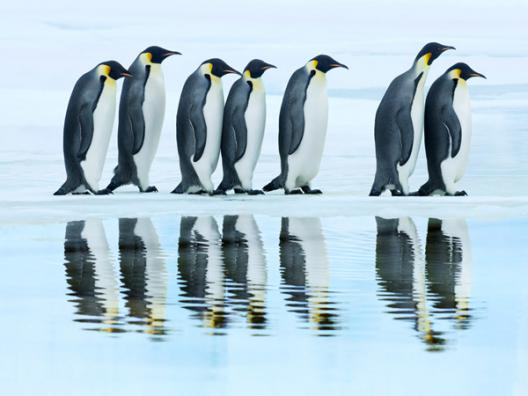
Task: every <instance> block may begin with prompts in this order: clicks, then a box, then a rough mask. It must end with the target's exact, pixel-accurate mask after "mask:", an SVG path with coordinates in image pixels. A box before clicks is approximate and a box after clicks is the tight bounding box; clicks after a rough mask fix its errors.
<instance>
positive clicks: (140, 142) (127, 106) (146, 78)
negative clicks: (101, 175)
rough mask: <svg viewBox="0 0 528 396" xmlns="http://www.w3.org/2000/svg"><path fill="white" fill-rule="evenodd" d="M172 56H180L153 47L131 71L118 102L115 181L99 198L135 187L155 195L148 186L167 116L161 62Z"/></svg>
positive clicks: (147, 50)
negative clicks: (123, 188) (124, 187)
mask: <svg viewBox="0 0 528 396" xmlns="http://www.w3.org/2000/svg"><path fill="white" fill-rule="evenodd" d="M171 55H181V54H180V53H179V52H176V51H169V50H166V49H164V48H161V47H157V46H152V47H148V48H147V49H145V50H144V51H142V52H141V53H140V54H139V55H138V56H137V57H136V59H135V60H134V62H133V63H132V65H131V66H130V67H129V70H130V72H131V73H132V75H133V77H132V78H129V79H127V80H126V81H125V82H124V84H123V90H122V91H121V101H120V102H119V127H118V131H117V134H118V142H117V146H118V148H119V162H118V165H117V167H116V168H115V169H114V177H113V178H112V181H111V182H110V184H109V185H108V187H106V188H105V189H104V190H101V191H100V192H99V193H100V194H108V193H111V192H112V191H114V190H115V189H116V188H118V187H119V186H122V185H124V184H129V183H133V184H135V185H136V186H137V187H138V188H139V191H141V192H155V191H157V189H156V187H154V186H150V185H149V173H150V167H151V165H152V160H153V159H154V156H155V154H156V151H157V149H158V144H159V139H160V134H161V127H162V125H163V118H164V115H165V82H164V79H163V70H162V69H161V62H163V61H164V60H165V59H167V58H168V57H169V56H171Z"/></svg>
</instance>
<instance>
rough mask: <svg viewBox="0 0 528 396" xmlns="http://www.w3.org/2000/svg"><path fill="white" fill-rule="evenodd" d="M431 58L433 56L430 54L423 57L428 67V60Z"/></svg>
mask: <svg viewBox="0 0 528 396" xmlns="http://www.w3.org/2000/svg"><path fill="white" fill-rule="evenodd" d="M431 56H433V54H431V53H430V52H428V53H427V54H425V55H424V56H423V58H424V61H425V64H426V65H429V60H430V59H431Z"/></svg>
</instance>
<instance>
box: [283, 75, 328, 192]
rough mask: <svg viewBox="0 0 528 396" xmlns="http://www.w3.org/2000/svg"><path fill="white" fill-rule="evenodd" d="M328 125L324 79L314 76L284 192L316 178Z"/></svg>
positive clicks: (289, 162)
mask: <svg viewBox="0 0 528 396" xmlns="http://www.w3.org/2000/svg"><path fill="white" fill-rule="evenodd" d="M327 124H328V96H327V94H326V78H325V76H324V74H323V73H321V72H319V71H318V72H317V73H316V74H315V76H313V77H312V79H311V80H310V84H309V85H308V88H307V90H306V101H305V102H304V134H303V138H302V140H301V143H300V145H299V147H298V148H297V151H295V152H294V153H293V154H291V155H290V156H288V175H287V178H286V188H287V189H289V190H292V189H295V188H298V187H301V186H305V185H308V184H309V183H310V182H311V181H312V179H313V178H314V177H315V176H317V173H318V172H319V166H320V165H321V158H322V156H323V150H324V144H325V138H326V128H327Z"/></svg>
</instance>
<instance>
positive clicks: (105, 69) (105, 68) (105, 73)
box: [99, 65, 112, 77]
mask: <svg viewBox="0 0 528 396" xmlns="http://www.w3.org/2000/svg"><path fill="white" fill-rule="evenodd" d="M110 70H112V69H111V68H110V66H108V65H100V66H99V73H101V74H102V75H103V76H107V77H108V75H109V74H110Z"/></svg>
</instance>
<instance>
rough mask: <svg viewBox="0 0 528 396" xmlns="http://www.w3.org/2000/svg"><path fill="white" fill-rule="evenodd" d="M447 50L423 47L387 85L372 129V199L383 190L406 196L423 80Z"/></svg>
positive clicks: (421, 117) (420, 121)
mask: <svg viewBox="0 0 528 396" xmlns="http://www.w3.org/2000/svg"><path fill="white" fill-rule="evenodd" d="M448 49H455V48H454V47H450V46H447V45H443V44H438V43H429V44H426V45H425V47H423V48H422V49H421V50H420V52H419V53H418V55H417V56H416V58H415V59H414V62H413V65H412V66H411V68H410V69H409V70H407V71H406V72H405V73H403V74H401V75H399V76H398V77H396V78H395V79H394V80H393V81H392V82H391V83H390V85H389V88H387V91H386V92H385V95H384V96H383V98H382V99H381V103H380V104H379V106H378V110H377V111H376V121H375V126H374V139H375V142H376V177H375V179H374V183H373V185H372V189H371V190H370V195H371V196H379V195H381V193H382V192H383V191H385V190H390V191H391V193H392V195H408V194H409V177H410V176H411V175H412V173H413V172H414V167H415V166H416V159H417V158H418V151H419V150H420V144H421V142H422V130H423V121H424V85H425V80H426V79H427V73H428V71H429V67H430V66H431V64H432V63H433V61H434V60H435V59H436V58H438V57H439V56H440V55H441V54H442V53H443V52H444V51H447V50H448Z"/></svg>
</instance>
